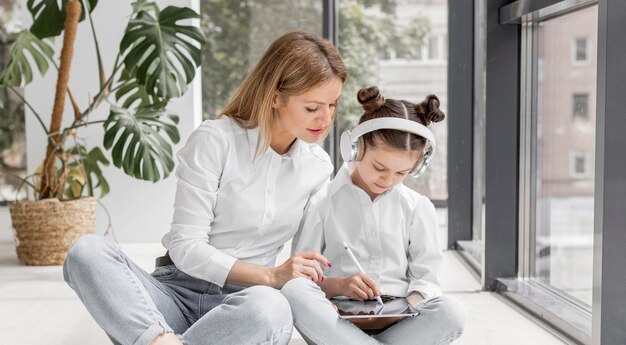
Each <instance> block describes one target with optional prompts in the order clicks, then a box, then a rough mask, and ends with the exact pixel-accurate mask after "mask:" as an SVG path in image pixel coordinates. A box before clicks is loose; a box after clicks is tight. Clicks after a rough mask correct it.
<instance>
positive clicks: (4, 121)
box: [0, 0, 26, 205]
mask: <svg viewBox="0 0 626 345" xmlns="http://www.w3.org/2000/svg"><path fill="white" fill-rule="evenodd" d="M21 7H22V5H21V1H17V0H9V1H5V2H4V3H1V4H0V73H1V72H2V71H3V70H4V68H5V66H6V65H7V64H8V63H9V47H10V46H11V44H12V43H13V41H14V40H15V39H16V37H17V33H18V32H19V31H20V30H21V28H22V23H21V21H20V13H21V10H22V9H21ZM14 91H15V92H16V93H21V92H22V90H21V89H19V88H17V89H14ZM16 93H14V92H13V91H10V90H8V89H6V88H2V89H0V119H1V120H0V205H4V204H6V203H7V202H8V201H13V200H16V199H18V200H21V199H25V198H26V188H21V189H19V186H20V184H21V180H20V179H19V178H18V177H22V178H23V177H25V176H26V134H25V122H24V102H22V100H21V99H20V96H18V95H17V94H16ZM18 189H19V190H18Z"/></svg>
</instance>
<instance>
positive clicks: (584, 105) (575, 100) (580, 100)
mask: <svg viewBox="0 0 626 345" xmlns="http://www.w3.org/2000/svg"><path fill="white" fill-rule="evenodd" d="M572 109H573V111H572V115H573V118H574V119H581V120H587V119H589V94H587V93H575V94H574V96H573V97H572Z"/></svg>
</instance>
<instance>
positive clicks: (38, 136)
mask: <svg viewBox="0 0 626 345" xmlns="http://www.w3.org/2000/svg"><path fill="white" fill-rule="evenodd" d="M159 3H160V4H162V5H163V7H164V6H165V5H166V4H173V5H176V6H189V7H192V8H194V10H196V11H197V12H198V11H199V6H198V4H197V1H195V0H176V1H174V0H172V1H159ZM25 7H26V6H24V8H25ZM130 13H131V6H130V2H126V1H99V2H98V6H97V7H96V9H95V11H94V12H93V20H94V25H95V28H96V33H97V35H98V39H99V43H100V51H101V54H102V58H103V60H104V65H105V71H106V72H107V73H110V72H111V69H112V65H113V63H114V60H115V56H116V54H117V52H118V49H119V42H120V40H121V38H122V35H123V31H124V29H125V27H126V23H127V21H128V17H129V15H130ZM24 16H25V17H28V23H30V22H31V19H30V14H28V13H26V14H24ZM55 43H56V56H57V57H58V56H59V55H60V51H61V44H62V37H59V38H57V39H56V42H55ZM199 76H200V73H199V71H198V73H197V74H196V78H195V79H194V83H193V85H192V87H190V89H189V91H188V92H187V94H186V95H185V96H183V97H181V98H179V99H176V100H174V101H172V102H171V103H170V105H169V108H170V109H171V110H173V111H174V112H175V113H177V114H178V115H179V116H180V123H179V127H178V129H179V131H180V134H181V138H182V139H181V142H180V143H179V144H178V145H177V146H175V147H174V152H177V151H178V150H179V149H180V148H181V146H182V145H183V144H184V143H185V141H186V138H187V137H188V135H189V133H191V131H192V130H193V129H194V128H195V127H196V126H197V125H198V124H199V123H200V118H201V109H200V108H201V96H202V95H201V92H200V91H201V90H200V78H199ZM98 83H99V81H98V74H97V62H96V56H95V49H94V45H93V40H92V36H91V30H90V28H89V24H88V23H87V21H83V22H81V23H80V24H79V32H78V37H77V40H76V45H75V48H74V60H73V63H72V72H71V75H70V83H69V87H70V89H71V91H72V93H73V95H74V98H75V99H76V101H77V103H78V104H79V107H81V109H84V108H85V107H86V106H87V105H88V102H89V100H90V98H91V97H93V96H94V95H95V94H96V93H97V91H98ZM55 85H56V72H55V71H52V70H50V71H49V72H48V73H47V74H46V76H45V77H44V78H43V79H39V80H35V81H33V83H31V84H30V85H29V86H28V87H27V88H26V90H25V97H26V100H27V101H28V102H29V103H30V104H31V105H32V106H33V107H34V108H35V110H37V112H38V113H39V114H40V115H41V116H42V117H44V121H48V120H49V114H50V113H51V110H52V101H53V98H54V90H55ZM106 115H108V107H107V106H106V105H101V106H100V108H99V109H98V110H97V111H96V112H94V113H93V114H92V116H91V120H92V121H94V120H101V119H105V118H106ZM72 117H73V111H72V109H71V105H70V103H69V100H68V101H66V106H65V116H64V118H65V120H67V121H66V122H65V123H69V122H70V120H71V118H72ZM46 125H48V124H46ZM78 134H79V136H81V137H84V138H86V139H87V140H88V143H89V144H90V145H98V146H100V147H101V148H102V149H104V147H102V136H103V129H102V126H101V125H100V124H96V125H93V126H91V127H90V128H88V129H87V130H85V129H81V130H79V133H78ZM26 141H27V152H28V171H29V172H32V171H34V169H35V168H36V167H37V166H38V165H39V164H41V162H42V160H43V158H44V153H45V148H46V138H45V136H44V132H43V130H42V128H41V126H40V125H39V123H38V121H37V120H36V118H35V116H34V115H33V114H32V113H30V111H27V113H26ZM107 156H108V157H109V159H110V155H109V154H108V152H107ZM173 175H174V174H173V173H172V175H170V177H168V178H167V179H165V180H163V181H160V182H158V183H156V184H153V183H151V182H146V181H139V180H135V179H133V178H131V177H129V176H127V175H125V174H124V173H123V172H122V171H121V170H119V169H117V168H115V167H113V166H112V165H111V166H110V167H109V168H106V169H105V170H104V176H105V177H106V178H107V180H108V182H109V184H110V187H111V192H110V194H108V195H107V196H106V197H105V198H104V199H102V202H103V203H104V204H105V206H106V207H107V209H108V210H109V212H110V213H111V216H112V223H113V226H114V230H115V233H116V235H117V238H118V239H119V240H120V241H121V242H151V241H159V240H160V238H161V236H162V235H163V234H164V233H166V232H167V231H168V230H169V224H170V222H171V217H172V205H173V200H174V193H175V187H176V178H175V177H174V176H173ZM7 215H8V212H0V240H8V239H12V238H13V235H12V233H11V229H10V226H9V225H8V222H9V221H8V217H7ZM97 218H98V225H97V232H99V233H103V232H104V231H105V229H106V225H107V220H106V214H105V213H104V211H103V210H102V209H99V210H98V214H97Z"/></svg>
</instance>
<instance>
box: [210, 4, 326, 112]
mask: <svg viewBox="0 0 626 345" xmlns="http://www.w3.org/2000/svg"><path fill="white" fill-rule="evenodd" d="M200 12H201V23H200V25H201V27H202V31H203V32H204V34H205V35H206V38H207V45H206V48H205V56H204V61H203V63H202V111H203V118H204V119H208V118H215V116H216V115H217V114H219V113H220V111H221V109H222V108H223V107H224V106H225V105H226V103H227V102H228V99H229V98H230V96H231V95H232V93H233V92H234V91H235V89H236V88H237V87H238V86H239V84H241V82H242V81H243V78H244V77H245V76H246V74H247V73H248V71H249V70H250V69H251V68H252V67H253V66H254V65H255V64H256V62H257V61H258V59H259V58H260V57H261V54H263V52H264V51H265V49H266V48H267V46H269V45H270V43H272V42H273V41H274V40H275V39H276V38H278V37H279V36H280V35H282V34H284V33H285V32H287V31H290V30H296V29H297V30H304V31H308V32H311V33H313V34H316V35H318V36H321V35H322V23H323V21H322V2H321V1H319V0H273V1H262V0H241V1H233V0H201V1H200ZM272 18H276V19H277V20H272Z"/></svg>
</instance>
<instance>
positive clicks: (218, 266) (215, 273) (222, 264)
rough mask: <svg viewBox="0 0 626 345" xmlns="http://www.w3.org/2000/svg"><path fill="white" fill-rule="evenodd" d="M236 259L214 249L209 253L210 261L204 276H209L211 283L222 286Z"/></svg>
mask: <svg viewBox="0 0 626 345" xmlns="http://www.w3.org/2000/svg"><path fill="white" fill-rule="evenodd" d="M236 261H237V258H235V257H232V256H230V255H228V254H225V253H224V252H221V251H216V252H215V253H213V255H211V259H210V263H209V265H207V270H206V277H209V281H210V282H211V283H213V284H216V285H219V286H220V287H223V286H224V284H225V283H226V278H227V277H228V273H230V270H231V269H232V268H233V265H234V264H235V262H236Z"/></svg>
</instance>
